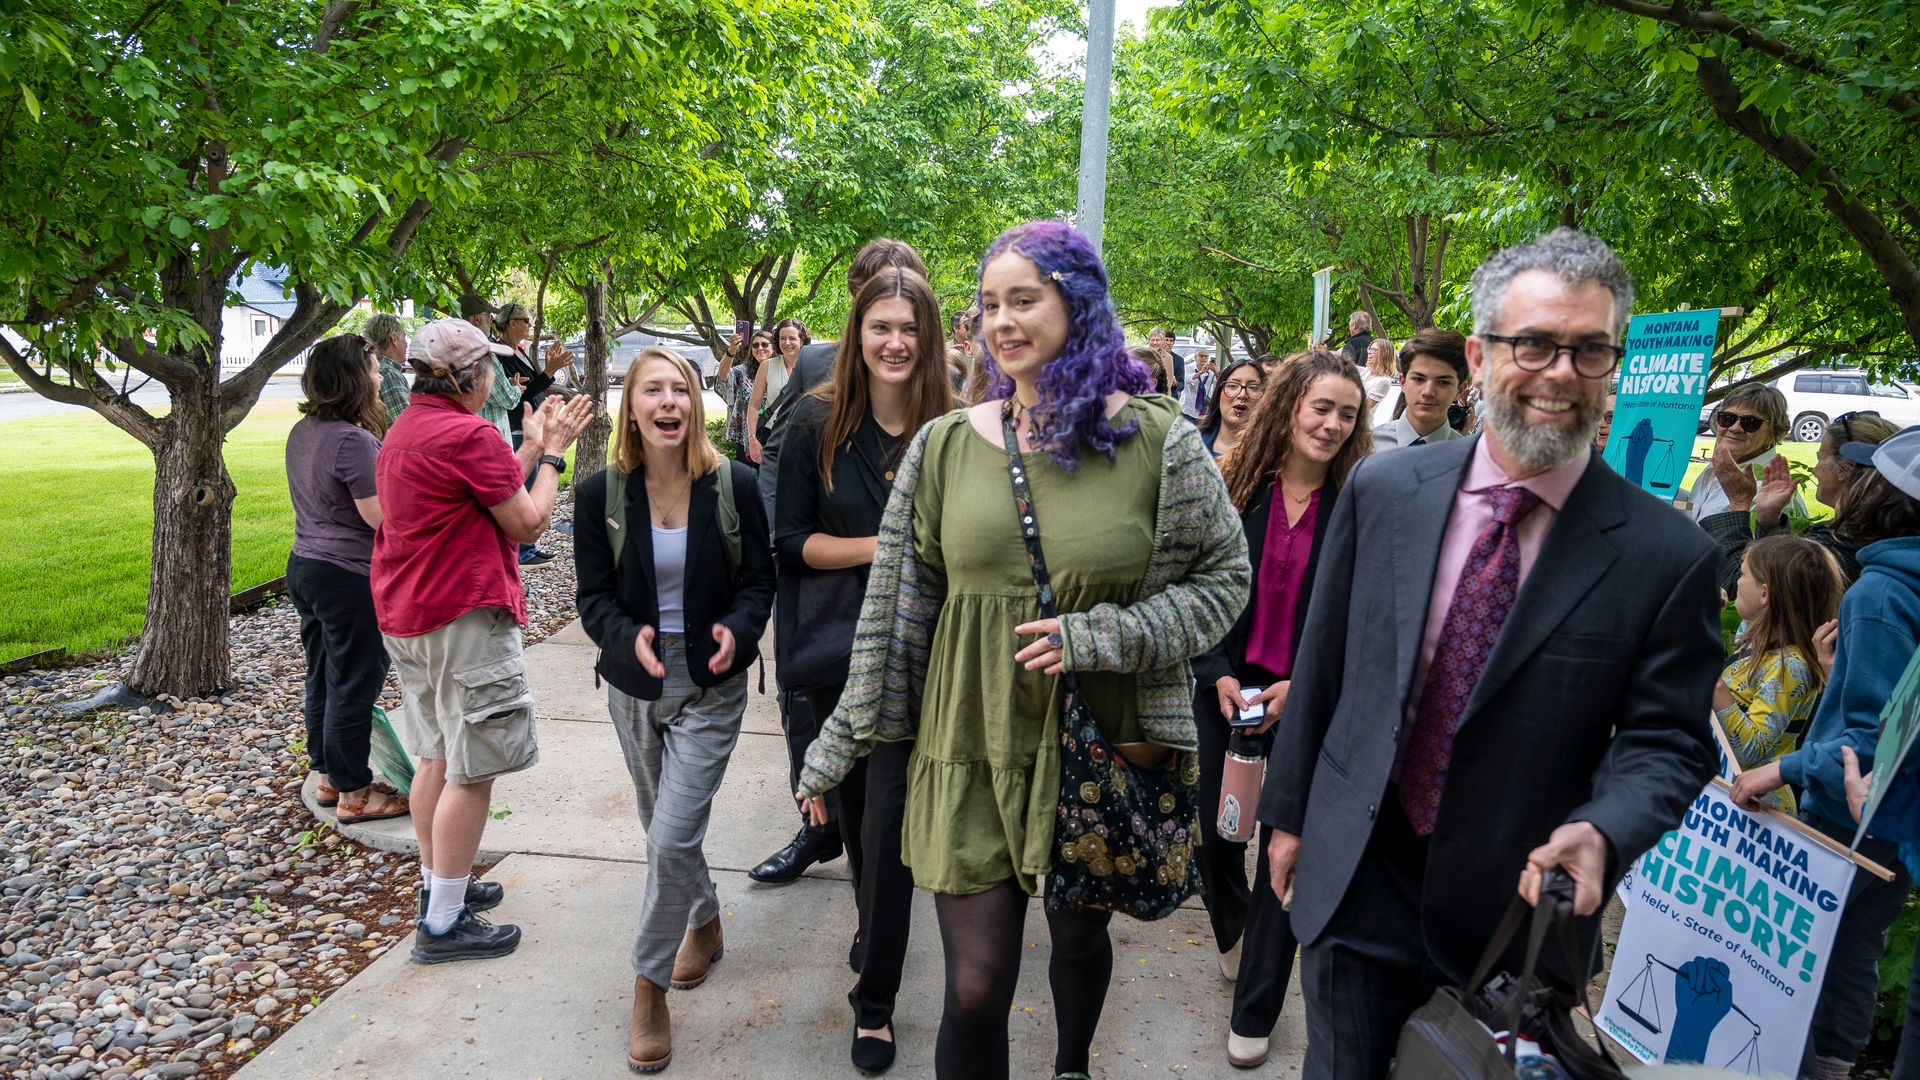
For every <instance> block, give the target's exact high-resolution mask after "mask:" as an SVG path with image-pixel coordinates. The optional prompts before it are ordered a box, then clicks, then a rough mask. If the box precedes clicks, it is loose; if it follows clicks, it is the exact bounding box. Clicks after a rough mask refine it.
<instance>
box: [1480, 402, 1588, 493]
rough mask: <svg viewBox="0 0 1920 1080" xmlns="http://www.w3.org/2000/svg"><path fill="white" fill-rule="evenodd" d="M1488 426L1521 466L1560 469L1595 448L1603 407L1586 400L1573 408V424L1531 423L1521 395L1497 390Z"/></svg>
mask: <svg viewBox="0 0 1920 1080" xmlns="http://www.w3.org/2000/svg"><path fill="white" fill-rule="evenodd" d="M1486 403H1487V412H1486V420H1487V427H1488V428H1489V429H1491V430H1492V431H1493V434H1494V435H1495V437H1497V438H1498V439H1499V440H1500V447H1501V449H1503V450H1505V451H1506V452H1507V453H1508V454H1509V455H1511V456H1512V457H1513V460H1514V461H1515V463H1517V464H1518V465H1519V466H1520V467H1521V468H1523V469H1527V470H1530V471H1538V472H1545V471H1547V470H1548V469H1557V468H1559V467H1560V466H1562V465H1565V464H1567V463H1568V462H1570V461H1573V460H1575V459H1576V458H1578V457H1579V456H1580V455H1582V454H1584V453H1586V452H1587V451H1588V450H1589V449H1591V448H1592V447H1593V436H1594V433H1595V432H1597V431H1599V430H1600V409H1599V408H1597V407H1595V406H1593V405H1589V404H1585V403H1576V404H1575V405H1574V407H1573V423H1571V424H1569V425H1566V426H1564V427H1562V426H1559V425H1554V424H1530V423H1528V422H1527V413H1526V406H1524V405H1522V404H1520V398H1519V396H1518V395H1515V394H1510V393H1506V392H1495V391H1494V390H1493V389H1492V388H1489V390H1488V393H1487V396H1486Z"/></svg>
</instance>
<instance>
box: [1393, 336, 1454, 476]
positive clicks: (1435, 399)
mask: <svg viewBox="0 0 1920 1080" xmlns="http://www.w3.org/2000/svg"><path fill="white" fill-rule="evenodd" d="M1466 384H1467V339H1466V338H1465V337H1463V336H1462V335H1461V334H1460V332H1459V331H1458V330H1441V329H1439V328H1438V327H1428V328H1427V329H1425V330H1422V331H1420V332H1419V333H1417V334H1415V335H1413V337H1412V338H1411V339H1409V340H1408V341H1407V343H1406V344H1405V345H1402V346H1401V347H1400V394H1401V396H1402V397H1403V398H1404V399H1405V400H1406V403H1407V406H1406V409H1405V410H1404V411H1402V412H1401V413H1400V415H1399V416H1396V417H1394V418H1393V419H1392V420H1389V421H1387V422H1386V423H1384V424H1376V425H1374V428H1373V452H1374V453H1376V454H1377V453H1379V452H1380V451H1382V450H1392V449H1393V448H1395V447H1398V446H1425V445H1427V444H1428V443H1437V442H1446V441H1447V440H1448V439H1457V438H1459V437H1460V433H1459V432H1457V431H1455V430H1453V428H1452V426H1450V425H1449V424H1448V423H1447V406H1448V405H1451V404H1453V399H1454V398H1456V397H1459V396H1460V388H1461V387H1462V386H1465V385H1466Z"/></svg>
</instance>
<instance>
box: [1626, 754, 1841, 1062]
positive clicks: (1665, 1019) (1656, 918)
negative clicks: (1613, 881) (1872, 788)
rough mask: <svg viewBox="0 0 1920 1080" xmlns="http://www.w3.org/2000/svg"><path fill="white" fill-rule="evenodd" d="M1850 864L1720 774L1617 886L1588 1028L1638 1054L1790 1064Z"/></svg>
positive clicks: (1822, 972) (1808, 1015) (1801, 1041)
mask: <svg viewBox="0 0 1920 1080" xmlns="http://www.w3.org/2000/svg"><path fill="white" fill-rule="evenodd" d="M1854 869H1855V867H1854V864H1853V862H1852V861H1851V860H1850V859H1848V858H1847V857H1846V856H1845V855H1843V854H1840V853H1838V852H1836V851H1834V850H1832V849H1830V848H1828V847H1825V846H1823V845H1821V844H1819V843H1817V842H1815V841H1814V840H1812V839H1811V838H1810V837H1808V836H1806V835H1805V834H1803V833H1801V832H1800V831H1798V829H1797V828H1795V827H1794V825H1793V824H1790V823H1789V822H1788V821H1787V820H1786V819H1785V818H1783V817H1780V816H1778V815H1772V814H1755V813H1748V812H1747V811H1745V810H1742V809H1740V808H1739V807H1738V806H1735V805H1734V803H1733V798H1732V796H1731V795H1730V794H1729V792H1728V790H1727V787H1726V786H1725V784H1724V783H1723V782H1721V781H1718V780H1716V781H1714V782H1713V783H1710V784H1708V785H1707V788H1706V790H1705V791H1703V792H1701V793H1700V796H1699V798H1697V799H1695V800H1694V803H1693V806H1692V807H1691V808H1690V809H1688V811H1687V816H1686V818H1685V819H1684V820H1683V821H1682V822H1681V824H1680V827H1679V828H1678V829H1675V830H1673V831H1672V832H1669V833H1668V834H1667V835H1665V836H1663V837H1661V838H1660V841H1659V843H1657V844H1655V845H1654V846H1653V850H1651V851H1648V852H1647V853H1646V854H1645V855H1642V856H1641V857H1640V859H1639V860H1638V861H1637V862H1636V863H1635V864H1634V865H1633V867H1632V869H1631V870H1630V871H1629V872H1628V873H1627V876H1626V878H1625V880H1623V881H1622V882H1621V884H1620V894H1621V897H1622V898H1623V899H1624V900H1625V901H1626V905H1627V918H1626V922H1625V924H1624V925H1623V926H1622V927H1621V928H1620V943H1619V946H1618V947H1617V948H1616V949H1615V951H1614V957H1613V971H1612V974H1611V975H1609V976H1608V980H1607V989H1606V995H1605V999H1604V1001H1603V1002H1602V1004H1601V1007H1600V1011H1599V1015H1598V1016H1596V1017H1595V1018H1594V1021H1595V1026H1596V1027H1598V1028H1599V1029H1600V1030H1601V1031H1603V1032H1605V1033H1606V1034H1608V1035H1609V1036H1611V1037H1612V1038H1613V1040H1614V1041H1615V1042H1617V1043H1619V1044H1620V1045H1621V1046H1623V1047H1625V1048H1626V1049H1627V1050H1628V1051H1629V1052H1630V1053H1632V1054H1633V1055H1634V1056H1635V1057H1637V1058H1639V1059H1640V1061H1641V1062H1643V1063H1645V1064H1649V1065H1654V1064H1662V1063H1680V1062H1704V1063H1705V1064H1707V1065H1710V1066H1713V1067H1715V1068H1725V1069H1732V1070H1734V1071H1736V1072H1742V1073H1746V1074H1749V1075H1752V1076H1764V1075H1770V1074H1773V1073H1780V1074H1784V1075H1787V1076H1793V1075H1795V1074H1796V1073H1797V1071H1798V1069H1799V1067H1800V1055H1801V1052H1802V1050H1803V1049H1804V1048H1805V1047H1806V1041H1807V1024H1808V1021H1809V1020H1811V1019H1812V1016H1813V1004H1814V999H1815V998H1816V997H1818V996H1819V991H1820V982H1821V980H1822V979H1823V978H1825V977H1826V970H1827V951H1828V947H1829V946H1830V945H1831V944H1832V943H1833V933H1834V930H1835V929H1836V928H1837V927H1838V926H1839V923H1840V911H1841V908H1842V907H1843V906H1844V902H1845V900H1846V895H1847V886H1848V885H1849V884H1850V883H1851V882H1852V881H1853V874H1854Z"/></svg>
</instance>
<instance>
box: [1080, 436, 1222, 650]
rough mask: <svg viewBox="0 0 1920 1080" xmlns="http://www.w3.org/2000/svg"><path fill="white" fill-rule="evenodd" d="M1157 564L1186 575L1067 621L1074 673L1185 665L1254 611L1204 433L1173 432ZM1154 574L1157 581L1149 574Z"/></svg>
mask: <svg viewBox="0 0 1920 1080" xmlns="http://www.w3.org/2000/svg"><path fill="white" fill-rule="evenodd" d="M1164 468H1165V470H1166V471H1165V474H1164V475H1163V476H1162V478H1161V495H1160V501H1159V511H1158V513H1159V529H1160V532H1159V535H1158V536H1157V537H1156V538H1155V542H1154V558H1155V559H1169V560H1171V561H1172V562H1173V564H1174V565H1175V566H1182V567H1185V570H1184V572H1181V573H1178V574H1177V575H1176V576H1175V577H1174V578H1173V580H1171V581H1169V582H1168V583H1167V585H1166V587H1165V588H1164V589H1162V590H1160V591H1158V592H1154V593H1152V594H1151V595H1148V596H1144V597H1142V598H1141V599H1139V600H1137V601H1135V602H1134V603H1132V604H1129V605H1126V606H1124V607H1123V606H1121V605H1118V604H1101V605H1099V606H1097V607H1094V608H1092V609H1091V610H1088V611H1084V612H1078V613H1075V614H1069V615H1064V616H1062V617H1061V619H1060V636H1061V642H1062V649H1061V652H1062V654H1063V656H1064V657H1065V666H1066V668H1067V670H1069V671H1119V672H1142V671H1151V670H1154V669H1156V668H1163V667H1167V666H1169V665H1173V664H1184V663H1186V662H1187V661H1188V660H1190V659H1192V658H1193V657H1195V656H1198V655H1200V654H1201V653H1203V652H1206V651H1207V650H1208V649H1210V648H1212V647H1213V645H1214V643H1215V642H1217V641H1219V640H1220V639H1221V638H1223V637H1225V636H1226V635H1227V631H1228V630H1230V629H1232V628H1233V621H1234V619H1236V618H1238V617H1239V615H1240V611H1241V609H1242V608H1243V607H1245V606H1246V602H1247V589H1248V587H1249V586H1251V585H1252V583H1253V570H1252V567H1251V566H1250V564H1249V563H1248V561H1247V537H1246V533H1245V532H1244V531H1243V530H1242V529H1241V527H1240V515H1239V514H1238V513H1236V512H1235V511H1234V509H1233V502H1232V500H1230V499H1229V498H1228V497H1227V486H1226V484H1225V482H1224V481H1222V480H1221V479H1220V470H1219V468H1218V467H1217V466H1215V465H1214V463H1213V457H1212V455H1211V454H1209V453H1208V452H1207V448H1206V445H1205V444H1204V443H1202V442H1201V441H1200V433H1199V432H1198V431H1196V430H1194V427H1193V425H1192V424H1190V423H1188V422H1187V421H1185V420H1176V421H1175V422H1174V424H1173V427H1172V428H1171V430H1169V431H1168V433H1167V441H1166V449H1165V451H1164ZM1150 576H1151V574H1150Z"/></svg>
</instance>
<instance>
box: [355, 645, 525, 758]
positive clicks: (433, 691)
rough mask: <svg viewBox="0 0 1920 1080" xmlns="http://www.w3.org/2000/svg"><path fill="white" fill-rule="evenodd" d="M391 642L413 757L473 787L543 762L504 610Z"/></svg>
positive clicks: (516, 648) (522, 658)
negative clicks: (434, 764)
mask: <svg viewBox="0 0 1920 1080" xmlns="http://www.w3.org/2000/svg"><path fill="white" fill-rule="evenodd" d="M382 637H385V638H386V643H387V653H388V655H390V656H392V657H393V666H394V670H395V671H396V672H397V673H398V674H399V676H400V692H401V698H402V700H403V702H404V707H403V716H404V723H403V730H402V731H401V737H402V738H403V739H405V740H406V744H407V749H408V750H409V751H411V752H412V753H413V755H414V756H415V757H419V758H425V759H428V760H436V761H445V762H446V763H447V781H448V782H449V783H454V784H472V783H477V782H479V781H481V780H491V779H493V778H494V777H496V776H505V775H506V774H508V773H512V772H519V771H520V770H521V769H525V768H529V767H531V766H532V765H533V764H534V763H535V762H537V761H539V760H540V746H539V743H538V742H537V741H536V740H535V738H534V731H533V692H532V691H531V690H529V689H528V688H527V664H526V657H525V655H524V654H522V653H521V651H520V626H519V624H517V623H515V622H514V621H513V616H511V615H509V614H507V613H506V612H505V611H504V610H502V609H500V608H475V609H474V610H472V611H469V612H467V613H466V614H465V615H462V616H460V617H459V618H457V619H455V620H453V621H452V622H450V623H448V624H447V625H445V626H443V627H441V628H440V629H438V630H433V631H430V632H428V633H425V634H421V635H420V636H418V637H390V636H387V635H382Z"/></svg>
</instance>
